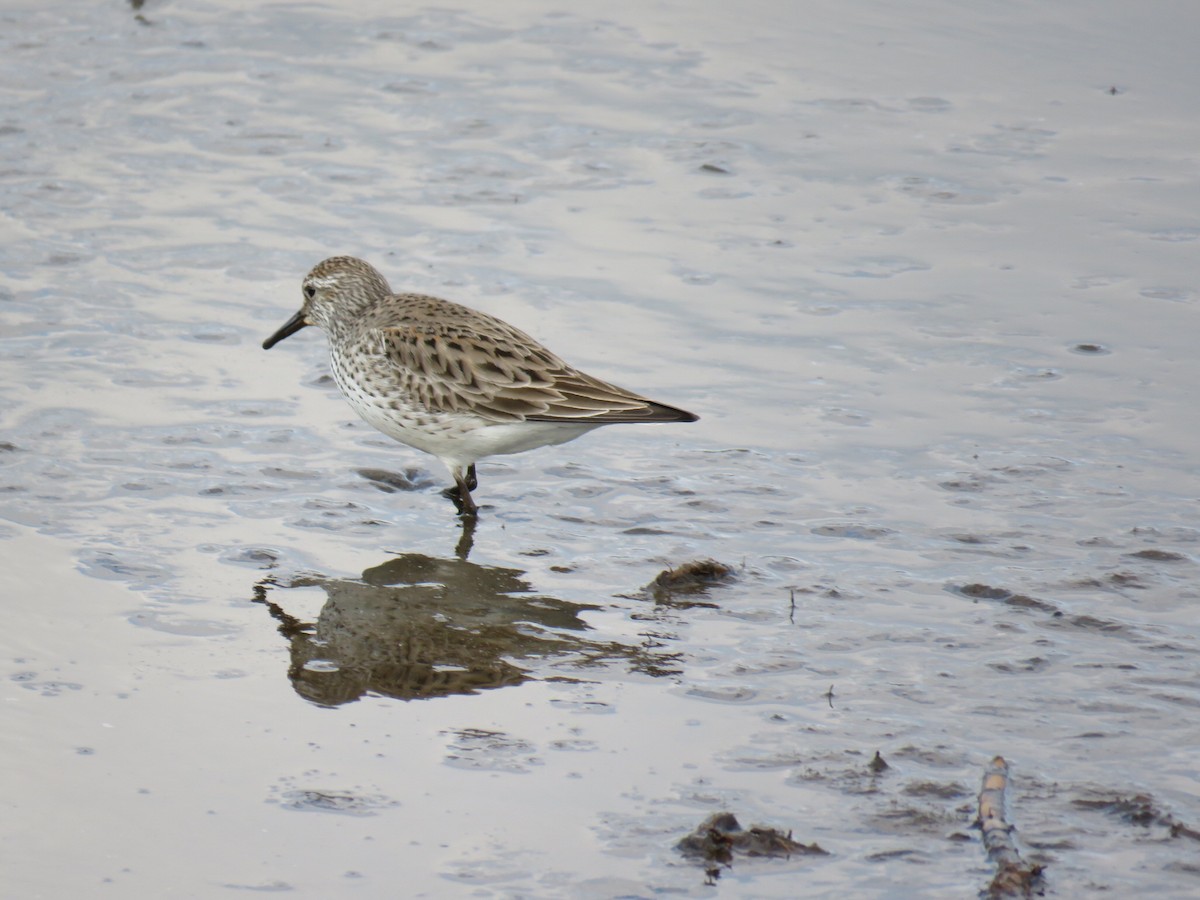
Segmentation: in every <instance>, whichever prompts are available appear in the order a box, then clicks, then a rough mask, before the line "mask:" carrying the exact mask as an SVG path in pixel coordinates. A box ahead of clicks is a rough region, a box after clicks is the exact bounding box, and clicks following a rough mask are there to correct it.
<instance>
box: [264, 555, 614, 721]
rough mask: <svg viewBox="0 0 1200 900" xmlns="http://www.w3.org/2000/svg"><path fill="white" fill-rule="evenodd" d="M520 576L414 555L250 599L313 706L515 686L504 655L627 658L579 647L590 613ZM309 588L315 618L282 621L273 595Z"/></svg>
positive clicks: (516, 671) (522, 675) (518, 672)
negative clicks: (316, 601) (265, 613)
mask: <svg viewBox="0 0 1200 900" xmlns="http://www.w3.org/2000/svg"><path fill="white" fill-rule="evenodd" d="M524 574H525V573H524V572H522V571H520V570H517V569H501V568H496V567H492V566H480V565H476V564H474V563H470V562H467V561H466V560H465V559H462V558H458V559H437V558H434V557H429V556H423V555H421V554H417V553H412V554H406V555H404V556H398V557H396V558H395V559H392V560H389V561H388V562H385V563H383V564H382V565H379V566H375V567H374V568H371V569H367V570H366V571H365V572H363V574H362V578H361V580H348V579H333V578H323V577H320V576H300V577H297V578H296V579H294V580H293V581H291V582H289V583H286V584H279V583H277V582H275V581H273V580H272V579H266V580H264V581H263V582H260V583H259V584H258V585H257V586H256V589H255V594H256V597H255V599H256V600H257V601H258V602H261V603H263V604H265V605H266V607H267V609H268V610H270V613H271V615H272V616H273V617H274V618H275V619H277V620H278V621H279V623H280V625H279V631H280V633H281V634H283V635H284V636H285V637H286V638H287V639H288V640H289V642H290V643H291V665H290V666H289V669H288V677H289V678H290V679H291V681H292V684H293V686H294V687H295V689H296V692H297V693H298V694H300V695H301V696H302V697H304V698H305V699H307V700H310V701H312V702H313V703H316V704H319V705H321V706H340V705H341V704H343V703H350V702H352V701H354V700H357V699H358V698H360V697H362V696H363V695H364V694H368V693H370V694H375V695H382V696H386V697H395V698H397V699H401V700H417V699H427V698H431V697H443V696H447V695H450V694H469V693H474V692H476V691H480V690H486V689H489V688H499V687H505V686H508V685H515V684H520V683H521V682H522V681H524V680H526V678H528V677H529V676H528V674H527V670H525V669H522V668H521V667H520V666H518V665H517V664H516V663H514V662H512V660H521V659H531V658H545V657H549V656H559V655H579V656H580V657H583V658H589V659H593V660H595V659H598V658H605V657H608V658H611V657H612V656H628V655H629V653H630V651H631V650H632V651H633V652H634V653H636V652H637V650H636V649H635V648H628V647H624V646H622V645H616V644H599V643H593V642H590V641H587V640H585V639H584V638H583V636H582V633H583V632H584V631H586V630H588V625H587V624H586V623H585V622H584V621H583V619H582V618H581V617H580V616H581V614H582V613H583V612H585V611H586V610H590V609H596V607H594V606H586V605H583V604H578V603H570V602H567V601H564V600H556V599H554V598H551V597H544V596H536V595H534V594H533V593H532V589H531V587H530V585H529V584H528V582H526V581H523V580H522V578H521V576H522V575H524ZM314 586H315V587H320V588H321V589H322V590H324V591H325V594H326V600H325V604H324V606H323V607H322V608H321V611H320V614H319V615H318V617H317V621H316V622H315V623H310V622H304V621H301V620H300V619H298V618H296V617H294V616H292V615H291V614H289V613H288V612H287V611H286V609H285V607H286V606H287V600H286V597H285V596H282V595H283V594H284V593H285V592H286V591H287V590H288V589H292V588H307V587H314Z"/></svg>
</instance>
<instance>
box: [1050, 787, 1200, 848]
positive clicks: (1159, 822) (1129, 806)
mask: <svg viewBox="0 0 1200 900" xmlns="http://www.w3.org/2000/svg"><path fill="white" fill-rule="evenodd" d="M1073 805H1074V806H1076V807H1077V808H1079V809H1092V810H1099V811H1100V812H1103V813H1107V814H1108V815H1111V816H1116V817H1117V818H1118V819H1120V820H1122V821H1123V822H1127V823H1128V824H1130V825H1137V826H1140V827H1142V828H1151V827H1155V826H1157V827H1159V828H1165V829H1167V832H1168V833H1169V834H1170V836H1171V837H1172V838H1179V837H1183V838H1189V839H1190V840H1193V841H1200V831H1197V830H1196V829H1195V828H1192V827H1190V826H1189V825H1186V824H1184V823H1183V822H1181V821H1179V820H1178V819H1176V818H1175V817H1174V816H1173V815H1171V814H1170V813H1169V812H1167V811H1165V810H1163V809H1160V808H1159V806H1158V804H1157V803H1155V801H1154V798H1153V797H1150V796H1149V795H1147V794H1119V793H1115V792H1101V791H1097V792H1094V793H1093V795H1092V796H1090V797H1081V798H1079V799H1077V800H1074V801H1073Z"/></svg>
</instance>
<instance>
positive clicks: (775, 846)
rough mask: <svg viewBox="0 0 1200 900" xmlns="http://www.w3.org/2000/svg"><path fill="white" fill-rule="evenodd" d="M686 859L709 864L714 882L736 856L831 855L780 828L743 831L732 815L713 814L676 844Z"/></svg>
mask: <svg viewBox="0 0 1200 900" xmlns="http://www.w3.org/2000/svg"><path fill="white" fill-rule="evenodd" d="M675 848H676V849H677V850H678V851H679V852H680V853H682V854H683V855H684V856H686V857H689V858H691V859H697V860H700V861H701V862H703V863H704V864H705V874H706V875H707V876H708V879H709V881H710V883H711V882H712V881H715V880H716V879H717V878H718V877H720V873H721V866H726V867H729V866H732V865H733V858H734V857H735V856H747V857H760V856H768V857H779V856H781V857H784V858H790V857H792V856H796V855H802V854H803V855H815V856H827V855H828V851H826V850H823V849H821V847H819V846H818V845H817V844H816V843H815V842H814V843H812V844H802V843H800V842H799V841H796V840H793V839H792V832H791V831H788V832H787V833H786V834H785V833H784V832H782V831H780V830H779V829H777V828H769V827H767V826H765V825H751V826H750V827H749V828H742V826H741V823H739V822H738V820H737V817H736V816H735V815H734V814H733V813H731V812H719V813H713V814H712V815H711V816H709V817H708V818H707V819H705V820H704V821H703V822H701V823H700V826H699V827H698V828H697V829H696V830H695V831H693V832H692V833H691V834H689V835H688V836H687V837H685V838H684V839H683V840H681V841H680V842H679V843H678V844H676V845H675Z"/></svg>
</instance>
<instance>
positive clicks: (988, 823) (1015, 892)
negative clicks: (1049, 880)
mask: <svg viewBox="0 0 1200 900" xmlns="http://www.w3.org/2000/svg"><path fill="white" fill-rule="evenodd" d="M1007 789H1008V763H1007V762H1005V760H1004V757H1002V756H997V757H996V758H995V759H993V760H992V762H991V764H990V765H989V766H988V767H987V769H986V771H985V772H984V773H983V785H982V786H981V787H980V790H979V829H980V831H982V832H983V846H984V847H986V848H987V852H988V859H990V860H991V861H992V862H994V863H995V864H996V867H997V868H996V874H995V876H994V877H993V878H992V883H991V884H990V885H988V888H987V891H986V896H987V897H988V900H1010V898H1021V900H1026V898H1032V897H1033V896H1034V894H1035V893H1038V892H1039V891H1038V888H1039V884H1040V881H1041V875H1042V867H1041V866H1038V865H1031V864H1029V863H1027V862H1025V861H1024V860H1023V859H1021V854H1020V853H1019V852H1018V851H1017V847H1016V844H1015V843H1014V842H1013V839H1012V832H1013V826H1012V825H1009V824H1008V821H1007V820H1006V819H1005V817H1004V794H1005V791H1006V790H1007Z"/></svg>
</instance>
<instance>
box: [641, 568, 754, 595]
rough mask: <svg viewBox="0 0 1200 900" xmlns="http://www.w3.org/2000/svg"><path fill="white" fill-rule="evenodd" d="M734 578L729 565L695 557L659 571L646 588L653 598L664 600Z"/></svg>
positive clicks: (690, 593)
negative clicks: (695, 558)
mask: <svg viewBox="0 0 1200 900" xmlns="http://www.w3.org/2000/svg"><path fill="white" fill-rule="evenodd" d="M734 578H735V575H734V571H733V569H732V568H731V567H730V566H727V565H725V564H724V563H719V562H717V561H716V560H715V559H697V560H693V561H692V562H687V563H684V564H683V565H681V566H676V567H675V568H674V569H665V570H664V571H662V572H659V573H658V576H657V577H656V578H655V579H654V580H653V581H652V582H650V584H648V585H646V590H647V591H648V592H649V593H650V594H651V595H653V597H654V599H655V600H666V599H670V598H672V597H675V596H677V595H680V594H683V595H689V596H690V595H694V594H703V593H706V592H707V591H708V589H709V588H713V587H717V586H719V585H722V584H728V583H729V582H731V581H733V579H734Z"/></svg>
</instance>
